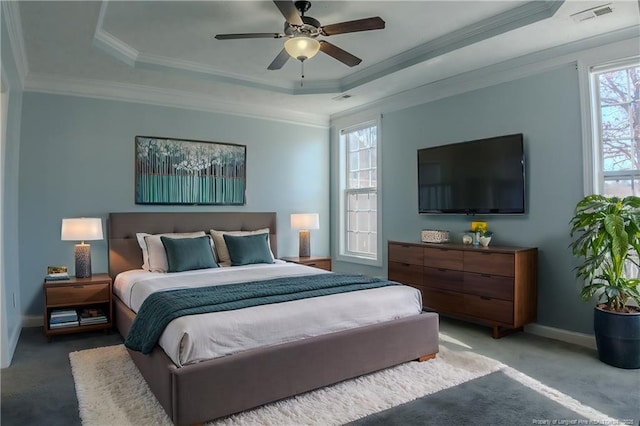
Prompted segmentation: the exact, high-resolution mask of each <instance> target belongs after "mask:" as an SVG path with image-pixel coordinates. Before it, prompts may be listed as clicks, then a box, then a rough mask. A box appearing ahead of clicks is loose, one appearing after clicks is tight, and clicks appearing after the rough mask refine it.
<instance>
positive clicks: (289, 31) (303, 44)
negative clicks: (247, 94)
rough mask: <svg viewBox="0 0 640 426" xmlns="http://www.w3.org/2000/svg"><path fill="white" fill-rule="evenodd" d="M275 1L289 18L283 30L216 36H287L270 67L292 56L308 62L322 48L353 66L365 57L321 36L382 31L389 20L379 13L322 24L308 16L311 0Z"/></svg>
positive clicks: (220, 35)
mask: <svg viewBox="0 0 640 426" xmlns="http://www.w3.org/2000/svg"><path fill="white" fill-rule="evenodd" d="M273 2H274V3H275V5H276V6H277V8H278V9H279V10H280V13H282V15H283V16H284V18H285V23H284V32H283V33H248V34H218V35H216V39H218V40H232V39H241V38H287V39H288V40H287V41H286V42H285V43H284V48H283V49H282V50H281V51H280V53H279V54H278V56H276V58H275V59H274V60H273V62H271V64H269V66H268V67H267V68H268V69H270V70H278V69H280V68H282V67H283V66H284V64H285V63H286V62H287V60H288V59H289V57H292V58H295V59H298V60H299V61H301V62H304V61H305V60H306V59H309V58H311V57H313V56H315V54H316V53H318V51H322V52H324V53H326V54H327V55H329V56H331V57H333V58H335V59H337V60H338V61H340V62H342V63H344V64H345V65H348V66H350V67H353V66H356V65H358V64H359V63H360V62H362V59H360V58H358V57H356V56H354V55H352V54H351V53H349V52H347V51H345V50H343V49H341V48H339V47H338V46H336V45H334V44H332V43H329V42H328V41H325V40H317V37H318V36H325V37H328V36H332V35H336V34H345V33H354V32H358V31H370V30H380V29H383V28H384V26H385V22H384V21H383V20H382V19H381V18H380V17H379V16H376V17H372V18H365V19H357V20H355V21H347V22H340V23H337V24H331V25H320V21H318V20H317V19H315V18H312V17H310V16H305V15H304V14H305V12H306V11H308V10H309V8H310V7H311V2H310V1H302V0H298V1H296V2H293V1H291V0H282V1H279V0H273Z"/></svg>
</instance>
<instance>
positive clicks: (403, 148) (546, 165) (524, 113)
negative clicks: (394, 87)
mask: <svg viewBox="0 0 640 426" xmlns="http://www.w3.org/2000/svg"><path fill="white" fill-rule="evenodd" d="M511 133H523V134H524V138H525V150H526V152H525V155H526V179H527V192H528V199H527V202H528V206H527V214H526V215H523V216H485V217H475V218H472V217H467V216H463V215H462V216H443V215H419V214H418V213H417V212H418V201H417V158H416V151H417V149H419V148H424V147H428V146H435V145H441V144H447V143H454V142H461V141H466V140H472V139H480V138H485V137H491V136H498V135H505V134H511ZM333 146H335V144H334V145H333ZM381 155H382V172H383V173H382V202H383V207H382V218H383V219H382V220H383V241H384V242H385V247H384V257H385V259H384V260H385V264H384V266H383V267H382V268H363V267H358V268H359V269H361V270H362V269H366V270H367V272H368V273H370V274H374V275H384V274H386V242H387V241H388V240H399V241H412V242H417V241H419V239H420V230H421V229H447V230H450V231H451V233H452V236H453V237H454V238H456V239H457V238H461V234H462V232H463V231H465V230H467V229H469V227H470V222H471V220H486V221H488V223H489V228H490V230H491V231H493V232H494V238H493V240H492V242H491V244H501V245H516V246H533V247H538V248H539V258H538V323H539V324H541V325H546V326H550V327H557V328H561V329H566V330H571V331H576V332H582V333H588V334H592V332H593V330H592V320H591V319H592V309H593V307H592V305H590V304H586V303H584V302H582V300H581V299H580V297H579V285H578V284H577V282H576V280H575V277H574V273H573V267H574V266H575V262H574V259H573V257H572V256H571V253H570V251H569V249H568V248H567V247H568V245H569V243H570V238H569V234H568V231H569V226H568V223H569V220H570V218H571V216H572V212H573V208H574V206H575V204H576V203H577V202H578V201H579V200H580V199H581V198H582V195H583V184H582V179H583V178H582V141H581V121H580V103H579V88H578V71H577V70H576V67H575V65H567V66H564V67H562V68H559V69H555V70H552V71H548V72H544V73H541V74H537V75H534V76H531V77H526V78H522V79H519V80H516V81H511V82H507V83H503V84H499V85H496V86H492V87H488V88H484V89H481V90H476V91H472V92H467V93H464V94H461V95H457V96H452V97H449V98H445V99H442V100H438V101H434V102H431V103H428V104H424V105H420V106H416V107H412V108H408V109H404V110H401V111H395V112H389V113H386V114H384V115H383V119H382V144H381ZM478 167H482V165H481V164H478ZM334 170H335V165H334ZM334 198H335V197H334ZM335 269H337V270H354V269H356V267H355V266H354V265H349V264H346V263H340V262H336V263H335Z"/></svg>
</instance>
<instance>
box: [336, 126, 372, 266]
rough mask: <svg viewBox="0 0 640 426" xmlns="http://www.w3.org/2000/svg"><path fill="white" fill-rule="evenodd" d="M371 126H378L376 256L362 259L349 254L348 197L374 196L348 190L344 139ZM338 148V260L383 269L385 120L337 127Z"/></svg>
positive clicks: (359, 254) (360, 191)
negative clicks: (356, 194)
mask: <svg viewBox="0 0 640 426" xmlns="http://www.w3.org/2000/svg"><path fill="white" fill-rule="evenodd" d="M370 126H376V185H375V194H376V253H375V255H374V256H367V255H363V254H361V253H358V252H354V251H349V250H347V247H348V244H347V243H348V237H349V235H348V232H347V223H348V214H349V213H348V211H347V206H348V204H347V203H348V196H349V194H350V193H371V189H370V188H353V189H347V179H348V177H349V174H348V171H349V163H348V154H347V144H346V139H345V138H343V135H344V134H346V133H349V132H353V131H357V130H360V129H364V128H367V127H370ZM335 135H336V140H337V143H336V146H337V151H338V165H339V166H338V169H339V173H338V174H339V177H338V193H339V195H338V197H337V198H338V212H337V219H338V227H337V230H338V234H337V239H336V241H337V245H338V247H337V255H336V260H338V261H342V262H351V263H358V264H363V265H370V266H382V251H383V247H382V214H381V209H382V193H381V192H382V191H381V187H382V185H381V184H382V168H381V164H382V159H381V158H382V157H381V155H380V153H381V144H382V137H381V135H382V117H381V116H380V115H376V116H375V117H370V116H369V117H366V118H365V117H361V118H360V119H358V120H351V121H350V122H349V123H347V124H345V125H342V126H336V133H335Z"/></svg>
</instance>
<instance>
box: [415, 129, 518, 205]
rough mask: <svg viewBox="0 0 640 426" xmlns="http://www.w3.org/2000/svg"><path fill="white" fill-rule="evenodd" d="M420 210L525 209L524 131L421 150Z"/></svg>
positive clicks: (419, 160)
mask: <svg viewBox="0 0 640 426" xmlns="http://www.w3.org/2000/svg"><path fill="white" fill-rule="evenodd" d="M418 208H419V212H420V213H440V214H446V213H452V214H470V215H473V214H524V212H525V173H524V146H523V137H522V134H521V133H519V134H515V135H505V136H498V137H493V138H487V139H479V140H474V141H469V142H461V143H454V144H450V145H442V146H436V147H430V148H422V149H419V150H418Z"/></svg>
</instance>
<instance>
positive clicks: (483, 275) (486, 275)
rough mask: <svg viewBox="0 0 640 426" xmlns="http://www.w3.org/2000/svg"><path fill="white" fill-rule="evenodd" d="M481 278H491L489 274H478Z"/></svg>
mask: <svg viewBox="0 0 640 426" xmlns="http://www.w3.org/2000/svg"><path fill="white" fill-rule="evenodd" d="M480 276H481V277H485V278H491V275H489V274H480Z"/></svg>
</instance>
